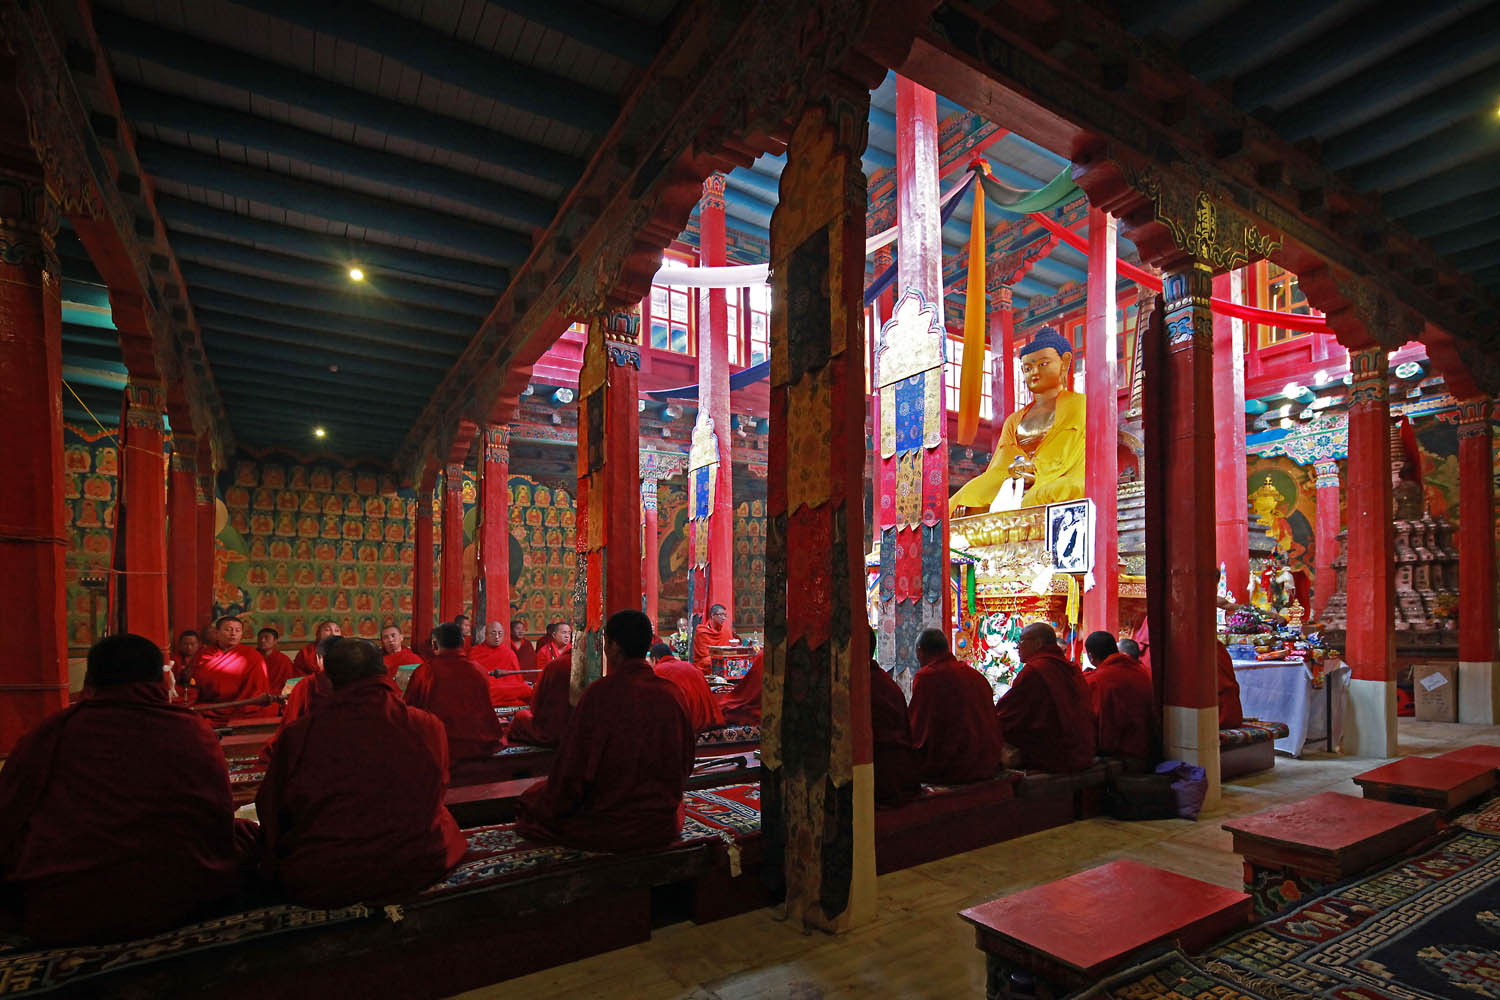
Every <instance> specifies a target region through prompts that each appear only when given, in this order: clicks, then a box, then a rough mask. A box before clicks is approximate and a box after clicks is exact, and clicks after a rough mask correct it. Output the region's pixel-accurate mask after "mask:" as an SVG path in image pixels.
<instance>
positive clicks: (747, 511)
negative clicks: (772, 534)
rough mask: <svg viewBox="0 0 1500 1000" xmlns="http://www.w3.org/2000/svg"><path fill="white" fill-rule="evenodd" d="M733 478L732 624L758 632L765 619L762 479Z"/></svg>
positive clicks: (764, 527)
mask: <svg viewBox="0 0 1500 1000" xmlns="http://www.w3.org/2000/svg"><path fill="white" fill-rule="evenodd" d="M741 471H742V470H736V478H735V480H734V624H735V627H736V628H738V629H746V630H750V631H759V630H761V629H762V628H763V627H764V625H765V620H766V481H765V480H764V479H756V478H754V477H753V476H748V475H747V476H743V477H741V476H740V472H741Z"/></svg>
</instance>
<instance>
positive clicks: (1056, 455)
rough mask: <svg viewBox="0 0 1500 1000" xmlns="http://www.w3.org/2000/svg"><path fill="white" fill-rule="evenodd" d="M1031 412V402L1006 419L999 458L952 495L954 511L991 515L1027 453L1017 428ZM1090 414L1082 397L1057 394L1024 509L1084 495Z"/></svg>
mask: <svg viewBox="0 0 1500 1000" xmlns="http://www.w3.org/2000/svg"><path fill="white" fill-rule="evenodd" d="M1030 409H1031V404H1030V403H1028V404H1026V407H1025V408H1024V409H1020V410H1016V411H1015V412H1014V413H1012V414H1011V415H1010V416H1008V417H1006V418H1005V425H1004V426H1003V427H1001V428H1000V446H999V448H998V449H996V451H995V457H994V458H992V459H990V464H989V468H987V469H985V470H984V471H983V472H981V473H980V474H979V475H977V476H975V477H974V478H973V479H971V480H969V481H968V482H967V483H965V484H964V485H963V487H962V488H961V489H960V490H959V491H958V492H957V493H955V494H953V499H952V500H950V501H949V507H950V509H956V508H958V507H978V508H980V509H982V510H988V509H989V506H990V504H992V503H994V502H995V494H997V493H999V492H1000V487H1001V486H1002V485H1003V484H1004V483H1005V481H1006V480H1007V479H1009V478H1010V463H1011V462H1013V461H1015V460H1016V457H1017V456H1018V455H1021V454H1023V452H1022V450H1021V445H1020V444H1019V443H1018V442H1017V441H1016V426H1017V425H1018V424H1019V423H1020V422H1021V418H1022V417H1024V416H1025V415H1026V412H1027V410H1030ZM1086 415H1087V409H1086V408H1085V406H1084V398H1083V393H1081V392H1073V391H1071V390H1068V389H1063V390H1062V391H1060V392H1059V393H1058V394H1057V404H1056V407H1055V409H1054V410H1053V414H1052V429H1051V430H1050V431H1048V432H1047V436H1046V437H1044V438H1043V439H1042V443H1041V444H1040V445H1038V446H1037V449H1036V454H1035V455H1032V456H1031V461H1032V463H1033V464H1034V465H1035V466H1036V482H1034V483H1032V484H1031V488H1030V489H1029V490H1027V491H1026V493H1025V494H1024V495H1023V496H1022V498H1021V504H1022V506H1026V507H1032V506H1036V505H1038V504H1046V503H1061V502H1062V501H1064V500H1077V499H1078V498H1079V497H1081V496H1083V489H1084V484H1083V453H1084V442H1085V435H1086V433H1087V432H1086V430H1085V426H1084V420H1085V417H1086Z"/></svg>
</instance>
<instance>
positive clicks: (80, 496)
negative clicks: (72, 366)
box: [63, 424, 120, 650]
mask: <svg viewBox="0 0 1500 1000" xmlns="http://www.w3.org/2000/svg"><path fill="white" fill-rule="evenodd" d="M119 455H120V453H119V450H118V448H117V445H116V440H115V437H114V432H113V431H107V430H101V429H99V428H97V427H95V428H83V427H78V426H75V425H73V424H64V425H63V523H64V527H65V529H66V532H65V537H66V538H67V540H68V549H67V556H66V563H65V573H64V579H65V580H66V587H67V598H66V599H67V606H68V617H67V630H68V645H69V646H70V647H72V648H74V649H78V650H82V649H87V648H88V647H89V646H90V645H92V644H93V642H94V641H95V640H96V639H98V638H99V637H100V636H101V635H103V627H104V619H105V617H106V616H107V614H108V601H107V598H106V596H105V595H106V594H107V590H105V589H91V588H89V587H85V586H84V585H83V581H84V580H85V579H88V578H94V579H98V580H100V581H101V582H104V583H105V584H106V585H107V581H108V574H109V570H110V562H111V556H112V553H113V550H114V530H115V488H116V485H117V484H118V482H119V467H118V463H119Z"/></svg>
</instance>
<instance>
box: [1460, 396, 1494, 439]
mask: <svg viewBox="0 0 1500 1000" xmlns="http://www.w3.org/2000/svg"><path fill="white" fill-rule="evenodd" d="M1493 412H1494V403H1493V402H1492V401H1491V400H1490V398H1489V397H1488V396H1470V397H1469V398H1467V399H1460V400H1459V401H1458V436H1459V439H1460V440H1462V439H1464V438H1470V437H1480V436H1483V435H1487V434H1491V433H1493V431H1492V430H1491V429H1490V415H1491V414H1492V413H1493Z"/></svg>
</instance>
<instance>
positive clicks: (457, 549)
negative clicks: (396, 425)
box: [442, 462, 474, 626]
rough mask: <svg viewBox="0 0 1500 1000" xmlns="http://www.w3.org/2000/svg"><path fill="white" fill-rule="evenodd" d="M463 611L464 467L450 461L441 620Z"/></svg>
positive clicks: (446, 476)
mask: <svg viewBox="0 0 1500 1000" xmlns="http://www.w3.org/2000/svg"><path fill="white" fill-rule="evenodd" d="M463 613H464V467H463V466H462V465H461V464H459V463H458V462H449V463H448V464H447V465H446V466H444V468H443V584H442V614H443V621H445V622H451V621H453V620H454V619H455V618H457V617H458V616H459V615H461V614H463ZM469 624H470V625H471V626H473V624H474V623H473V622H470V623H469Z"/></svg>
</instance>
